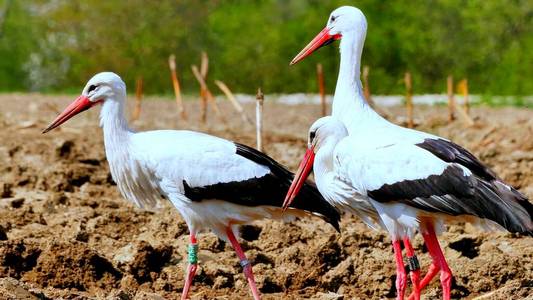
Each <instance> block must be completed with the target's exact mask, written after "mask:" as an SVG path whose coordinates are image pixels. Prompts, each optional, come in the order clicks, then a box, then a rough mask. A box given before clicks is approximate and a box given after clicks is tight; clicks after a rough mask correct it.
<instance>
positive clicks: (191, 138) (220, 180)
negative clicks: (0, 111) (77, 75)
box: [43, 72, 339, 299]
mask: <svg viewBox="0 0 533 300" xmlns="http://www.w3.org/2000/svg"><path fill="white" fill-rule="evenodd" d="M125 98H126V85H125V84H124V82H123V81H122V79H120V77H119V76H118V75H116V74H114V73H111V72H103V73H99V74H97V75H95V76H94V77H93V78H91V79H90V80H89V82H88V83H87V85H86V86H85V88H84V89H83V91H82V95H81V96H80V97H78V99H76V101H74V102H73V103H72V104H71V105H69V106H68V107H67V108H66V109H65V111H64V112H63V113H61V114H60V115H59V116H58V117H57V118H56V119H55V120H54V121H53V122H52V123H51V124H50V125H49V126H48V127H47V128H46V129H45V130H44V131H43V133H44V132H48V131H50V130H52V129H54V128H56V127H57V126H59V125H61V124H62V123H64V122H65V121H67V120H68V119H69V118H71V117H73V116H74V115H76V114H78V113H80V112H82V111H84V110H86V109H89V108H90V107H92V106H94V105H96V104H100V103H101V104H102V110H101V113H100V125H101V127H102V128H103V132H104V143H105V151H106V156H107V160H108V162H109V166H110V169H111V174H112V176H113V179H114V180H115V181H116V183H117V186H118V188H119V190H120V192H121V193H122V195H123V196H124V197H125V198H126V199H128V200H130V201H132V202H134V203H135V204H137V205H139V206H141V207H155V206H157V204H158V203H159V201H160V200H161V199H168V200H170V201H171V202H172V204H173V205H174V207H176V209H177V210H178V211H179V213H180V214H181V215H182V217H183V218H184V219H185V222H186V223H187V225H188V227H189V230H190V239H191V245H190V247H189V262H190V265H189V268H188V271H187V273H188V276H187V278H186V282H185V287H184V289H183V293H182V299H185V298H187V295H188V291H189V288H190V285H191V283H192V279H193V277H194V274H195V272H196V266H197V259H196V252H197V240H196V234H197V233H198V232H200V231H201V230H204V229H211V230H213V231H214V232H215V233H216V234H217V235H218V236H219V237H220V238H221V239H223V240H226V241H229V242H230V243H231V244H232V245H233V247H234V248H235V251H236V252H237V255H238V256H239V259H240V260H241V265H242V266H243V268H244V273H245V276H246V278H247V280H248V282H249V284H250V288H251V289H252V294H253V297H254V299H259V292H258V290H257V287H256V285H255V282H254V278H253V273H252V269H251V265H250V263H249V262H248V260H247V259H246V256H245V254H244V252H243V251H242V250H241V248H240V245H239V243H238V242H237V240H236V238H235V226H237V225H240V224H244V223H249V222H252V221H254V220H258V219H261V218H274V219H279V218H281V217H282V210H281V205H282V202H283V197H284V196H285V194H286V192H287V190H288V188H289V185H290V182H291V180H292V178H293V174H292V173H290V172H289V171H287V170H286V169H285V168H284V167H283V166H281V165H280V164H278V163H277V162H275V161H274V160H273V159H271V158H270V157H268V156H267V155H265V154H263V153H261V152H259V151H257V150H255V149H253V148H250V147H248V146H245V145H242V144H238V143H234V142H231V141H227V140H224V139H221V138H217V137H214V136H210V135H207V134H203V133H199V132H192V131H176V130H157V131H148V132H134V131H133V130H131V129H130V128H129V127H128V125H127V122H126V120H125V118H124V102H125ZM302 198H306V201H302V199H300V200H299V201H297V203H295V205H294V206H293V208H292V209H290V211H289V214H288V215H286V216H285V215H283V217H285V219H291V218H293V217H295V216H304V215H309V214H316V215H319V216H320V217H322V218H323V219H324V220H326V221H327V222H329V223H330V224H332V225H333V226H334V227H335V228H336V229H338V220H339V214H338V212H337V211H336V210H335V209H334V208H333V207H332V206H331V205H330V204H329V203H328V202H327V201H325V200H324V199H323V198H322V197H321V196H320V193H319V192H318V190H317V189H316V187H315V186H314V185H312V184H310V183H309V184H306V185H305V192H304V195H302Z"/></svg>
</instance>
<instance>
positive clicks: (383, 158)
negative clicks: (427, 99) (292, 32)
mask: <svg viewBox="0 0 533 300" xmlns="http://www.w3.org/2000/svg"><path fill="white" fill-rule="evenodd" d="M366 29H367V23H366V19H365V17H364V15H363V13H362V12H361V11H360V10H359V9H357V8H355V7H348V6H344V7H340V8H338V9H336V10H334V11H333V12H332V13H331V15H330V17H329V19H328V22H327V25H326V28H324V29H323V30H322V31H321V32H320V33H319V34H318V35H317V37H315V38H314V39H313V40H312V41H311V42H310V43H309V44H308V45H307V46H306V47H305V48H304V49H303V50H302V51H301V52H300V53H299V54H298V55H297V56H296V57H295V58H294V59H293V60H292V62H291V64H295V63H297V62H299V61H300V60H302V59H303V58H305V57H306V56H308V55H310V54H311V53H312V52H313V51H315V50H316V49H318V48H320V47H321V46H323V45H326V44H329V43H331V42H333V41H334V40H338V39H340V53H341V60H340V69H339V76H338V80H337V86H336V89H335V96H334V99H333V108H332V115H333V116H334V117H335V118H337V119H338V120H340V122H337V123H336V124H337V125H335V121H327V120H328V119H326V121H324V120H321V121H318V122H317V123H315V124H314V125H313V126H315V127H316V126H319V127H320V125H324V124H328V123H329V124H330V125H327V126H326V127H328V126H330V127H332V129H331V130H325V131H331V132H333V134H332V135H333V136H334V137H335V136H336V137H339V136H342V134H340V135H339V132H342V131H343V130H344V131H345V132H346V133H347V134H348V136H346V137H345V138H344V139H342V141H340V140H338V141H340V143H339V144H338V145H337V146H336V147H335V153H333V152H332V151H327V149H326V150H325V151H324V153H325V154H324V155H325V156H329V169H331V168H333V164H334V166H335V171H336V175H335V176H336V178H333V177H335V176H333V177H330V179H336V180H337V181H339V182H343V184H346V182H348V185H351V186H352V187H353V189H354V190H353V191H351V193H352V194H354V195H358V201H362V200H361V199H360V196H363V199H364V198H365V197H366V199H367V200H368V202H370V203H371V204H372V206H373V207H374V208H375V209H376V211H377V213H378V214H379V216H380V218H379V222H380V223H381V225H382V226H384V227H385V228H386V229H387V230H388V231H389V233H390V234H391V237H392V240H393V247H394V252H395V258H396V261H397V263H396V265H397V281H396V286H397V292H398V298H399V299H402V298H403V295H404V292H405V287H406V274H405V269H404V267H403V258H402V253H401V247H400V240H403V242H404V245H405V247H406V252H407V256H408V258H409V261H410V262H411V264H412V265H413V266H415V267H416V265H417V261H416V257H415V256H414V251H413V249H412V246H411V243H410V239H411V238H412V235H413V234H414V232H415V231H417V230H418V231H420V232H421V233H422V236H423V237H424V240H425V242H426V246H427V247H428V250H429V252H430V254H431V256H432V259H433V263H432V265H431V266H430V269H429V271H428V273H427V274H426V276H425V277H424V278H423V279H422V281H420V282H419V280H418V276H419V273H418V272H419V271H418V270H417V271H415V272H411V279H412V281H413V285H414V293H413V295H412V297H413V298H415V299H418V298H419V297H420V289H422V288H423V287H424V286H425V285H427V284H428V283H429V282H430V280H431V279H432V278H433V277H434V276H435V275H436V274H437V273H438V271H439V270H441V284H442V287H443V297H444V298H445V299H449V298H450V287H451V278H452V274H451V271H450V269H449V267H448V265H447V263H446V261H445V258H444V255H443V254H442V250H441V249H440V246H439V243H438V240H437V238H436V232H435V229H440V228H441V225H442V224H443V223H444V222H446V221H450V220H460V221H468V222H474V223H481V224H488V225H490V226H492V225H494V224H498V225H499V226H501V227H503V228H505V229H507V230H509V231H511V232H520V233H525V234H529V235H532V234H533V222H532V215H533V205H532V204H531V203H530V202H529V201H528V200H527V199H526V198H525V196H523V195H522V194H520V193H519V192H518V191H516V190H515V189H514V188H513V187H511V186H509V185H508V184H506V183H504V182H503V181H502V180H501V179H499V178H498V177H497V176H496V175H495V174H494V173H493V172H492V171H491V170H490V169H489V168H487V167H486V166H484V165H483V164H482V163H481V162H480V161H479V160H478V159H477V158H476V157H475V156H473V155H472V154H471V153H470V152H468V151H467V150H465V149H464V148H462V147H461V146H459V145H456V144H454V143H453V142H450V141H448V140H446V139H443V138H440V137H437V136H434V135H431V134H427V133H424V132H420V131H416V130H411V129H407V128H403V127H400V126H397V125H395V124H392V123H390V122H388V121H387V120H385V119H384V118H382V117H381V116H379V115H378V114H377V113H376V112H375V111H374V110H373V109H372V108H371V107H370V106H369V105H368V104H367V103H366V101H365V100H364V96H363V91H362V85H361V80H360V62H361V54H362V49H363V44H364V40H365V36H366ZM322 123H323V124H322ZM332 124H333V125H332ZM339 124H341V126H338V125H339ZM335 127H337V128H335ZM340 127H342V128H340ZM313 134H318V131H317V132H315V133H313ZM310 140H312V139H311V137H310ZM308 152H310V153H307V154H306V159H307V161H308V162H310V161H312V160H311V157H312V156H313V155H312V153H313V151H312V150H308ZM318 156H319V154H317V158H318ZM303 164H305V163H303ZM318 167H319V166H318ZM300 170H301V171H302V172H303V171H307V172H309V171H310V168H308V169H306V168H305V167H304V166H302V165H301V168H300ZM324 170H327V168H325V167H323V170H317V165H316V163H315V172H318V174H317V175H318V176H317V184H318V186H319V189H320V190H321V192H323V194H324V196H325V198H326V199H327V200H330V201H331V197H329V196H328V195H327V193H328V192H324V186H323V185H322V184H321V179H319V177H320V176H321V175H323V176H324V177H325V178H327V176H326V175H324V174H325V173H328V172H325V171H324ZM320 173H323V174H320ZM299 175H300V172H299V174H297V178H298V176H299ZM304 178H305V176H304ZM330 181H333V180H330ZM295 182H296V181H295ZM290 191H292V187H291V189H290ZM331 191H332V190H331V189H330V190H329V192H331ZM287 197H288V198H287V199H290V197H291V196H290V195H288V196H287ZM335 198H336V199H337V201H339V199H340V198H341V197H339V196H338V195H336V196H335ZM343 201H345V200H343ZM341 202H342V201H341ZM332 203H335V202H332ZM361 203H364V202H361Z"/></svg>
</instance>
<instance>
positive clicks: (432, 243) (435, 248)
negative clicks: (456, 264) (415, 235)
mask: <svg viewBox="0 0 533 300" xmlns="http://www.w3.org/2000/svg"><path fill="white" fill-rule="evenodd" d="M422 236H423V237H424V241H425V243H426V247H427V248H428V252H429V254H430V255H431V259H432V260H433V261H432V263H431V265H430V266H429V270H428V272H427V274H426V276H424V278H423V279H422V281H421V282H420V289H421V290H422V289H423V288H424V287H426V286H427V285H428V284H429V283H430V282H431V280H432V279H433V278H434V277H435V276H436V275H437V273H438V272H439V270H441V275H440V281H441V285H442V298H443V299H445V300H446V299H450V290H451V283H452V272H451V270H450V267H449V266H448V263H447V262H446V259H445V258H444V254H443V253H442V250H441V248H440V245H439V241H438V240H437V235H436V234H435V229H434V228H433V225H432V224H430V223H427V224H426V225H425V230H423V232H422ZM412 299H414V295H410V296H409V300H412Z"/></svg>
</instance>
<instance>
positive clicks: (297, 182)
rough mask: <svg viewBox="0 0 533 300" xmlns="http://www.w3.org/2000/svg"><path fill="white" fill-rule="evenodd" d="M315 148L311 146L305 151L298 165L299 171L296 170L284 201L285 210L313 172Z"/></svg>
mask: <svg viewBox="0 0 533 300" xmlns="http://www.w3.org/2000/svg"><path fill="white" fill-rule="evenodd" d="M314 148H315V147H314V146H311V147H309V148H308V149H307V151H306V152H305V155H304V158H303V159H302V162H300V166H299V167H298V171H296V174H295V175H294V179H293V180H292V183H291V187H290V188H289V190H288V191H287V196H285V201H283V210H286V209H287V208H288V207H289V206H290V205H291V203H292V201H294V198H296V195H298V192H299V191H300V189H301V188H302V186H303V185H304V183H305V180H306V179H307V177H308V176H309V173H311V170H312V169H313V162H314V160H315V149H314Z"/></svg>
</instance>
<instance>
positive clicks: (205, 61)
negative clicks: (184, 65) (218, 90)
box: [200, 51, 209, 123]
mask: <svg viewBox="0 0 533 300" xmlns="http://www.w3.org/2000/svg"><path fill="white" fill-rule="evenodd" d="M208 71H209V58H208V57H207V53H206V52H205V51H202V53H201V54H200V76H201V77H202V79H203V80H204V82H207V72H208ZM207 91H208V90H207V84H204V85H203V86H202V85H201V86H200V101H202V104H201V107H202V123H205V122H206V120H207V102H208V97H209V96H208V95H207Z"/></svg>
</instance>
